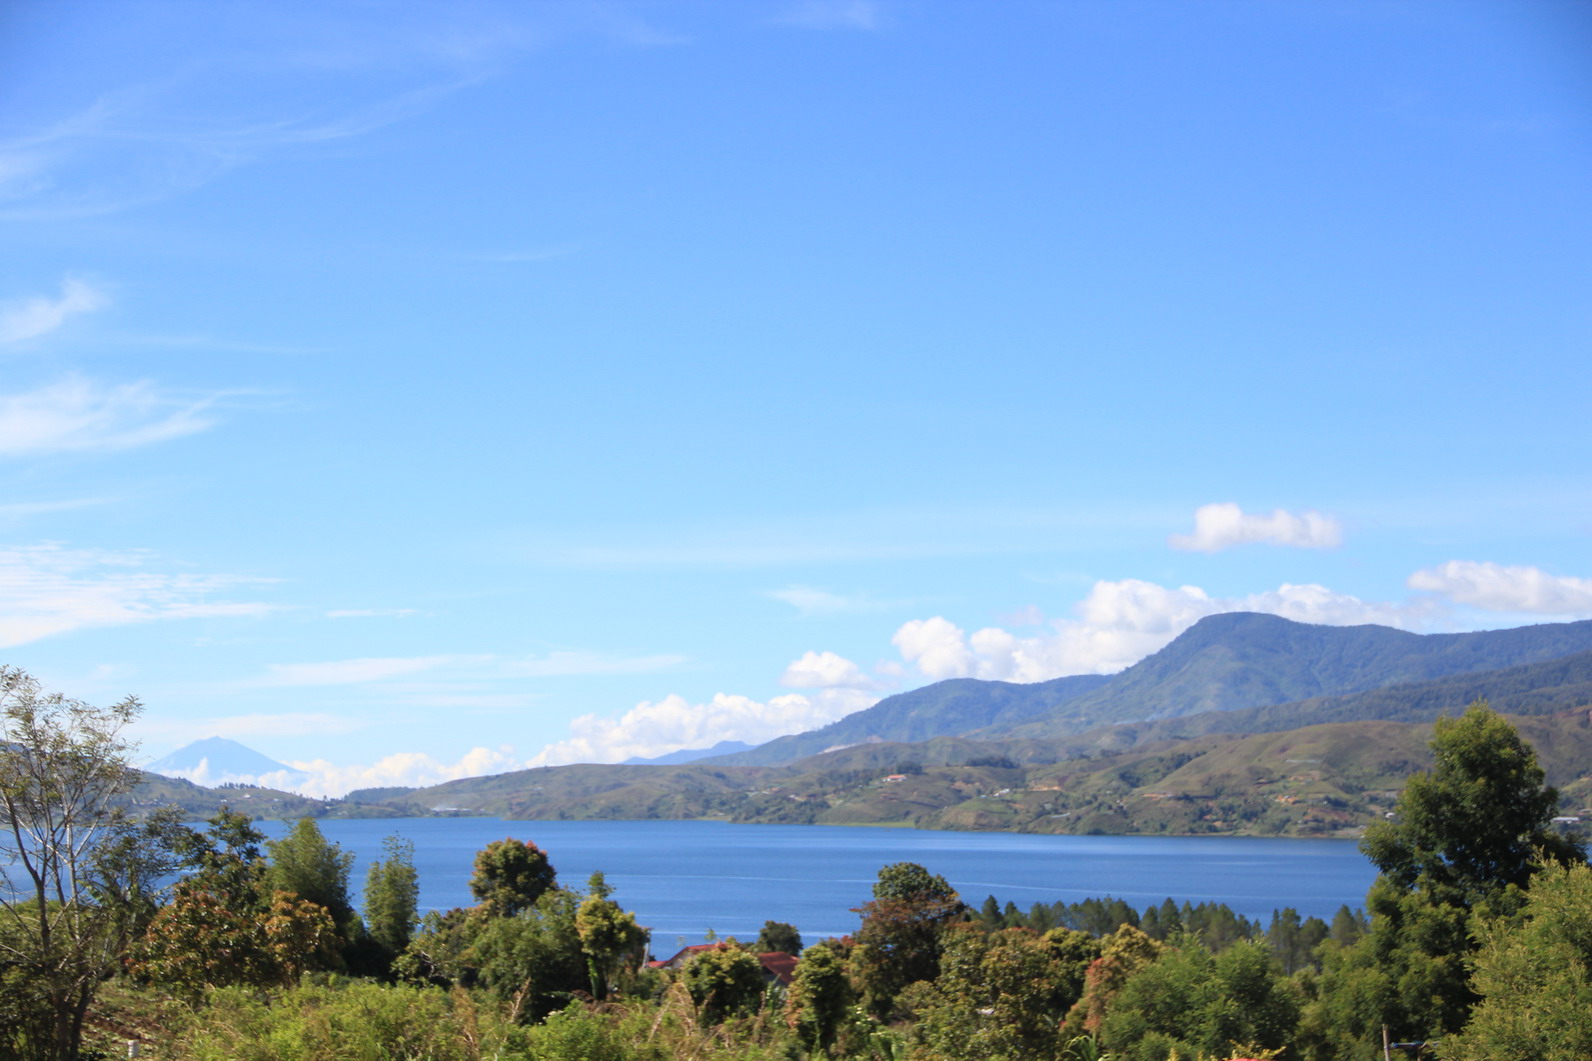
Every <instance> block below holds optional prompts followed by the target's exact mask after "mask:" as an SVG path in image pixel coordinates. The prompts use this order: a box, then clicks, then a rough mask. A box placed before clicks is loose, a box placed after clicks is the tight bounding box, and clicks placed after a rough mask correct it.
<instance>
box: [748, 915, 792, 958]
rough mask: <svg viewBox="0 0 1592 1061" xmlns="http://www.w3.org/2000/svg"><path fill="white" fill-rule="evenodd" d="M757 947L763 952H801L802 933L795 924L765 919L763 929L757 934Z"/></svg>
mask: <svg viewBox="0 0 1592 1061" xmlns="http://www.w3.org/2000/svg"><path fill="white" fill-rule="evenodd" d="M755 949H756V950H757V951H759V952H763V953H766V952H768V951H780V952H782V953H785V954H800V953H801V952H802V934H801V933H800V932H798V931H796V926H795V925H790V924H786V923H785V922H784V921H764V922H763V929H762V931H761V932H759V933H758V934H757V943H756V944H755Z"/></svg>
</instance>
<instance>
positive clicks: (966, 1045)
mask: <svg viewBox="0 0 1592 1061" xmlns="http://www.w3.org/2000/svg"><path fill="white" fill-rule="evenodd" d="M943 942H944V948H943V951H942V953H941V955H940V975H939V977H938V978H937V979H936V980H935V981H934V988H933V992H932V994H931V995H930V996H929V1004H928V1005H927V1006H926V1007H925V1008H924V1009H923V1010H921V1011H920V1012H919V1021H918V1028H919V1033H920V1034H921V1035H922V1036H923V1038H924V1039H925V1041H926V1042H927V1043H928V1044H929V1045H930V1046H931V1047H932V1048H933V1051H934V1056H936V1057H942V1058H946V1059H947V1061H1024V1059H1039V1058H1052V1057H1055V1056H1056V1052H1057V1050H1058V1049H1059V1048H1060V1045H1061V1043H1060V1039H1059V1035H1060V1030H1061V1020H1062V1017H1063V1016H1065V1015H1066V1012H1067V1007H1068V1006H1070V1005H1071V1004H1072V1002H1073V998H1072V997H1069V996H1068V990H1067V988H1068V985H1067V982H1066V976H1065V975H1064V971H1063V969H1062V964H1063V963H1062V961H1061V959H1060V958H1059V957H1058V955H1057V952H1056V950H1055V949H1054V948H1053V947H1051V945H1050V942H1049V941H1048V940H1046V939H1045V938H1044V937H1042V936H1040V935H1038V934H1036V933H1035V932H1033V931H1031V930H1029V929H1025V928H1008V929H1003V930H1001V931H999V932H994V933H985V932H984V931H983V930H982V927H981V926H978V925H974V924H959V925H952V926H951V927H950V928H948V929H947V930H946V931H945V934H944V940H943Z"/></svg>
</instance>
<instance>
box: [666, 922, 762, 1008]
mask: <svg viewBox="0 0 1592 1061" xmlns="http://www.w3.org/2000/svg"><path fill="white" fill-rule="evenodd" d="M680 978H681V982H682V983H684V984H685V987H686V990H687V991H689V992H690V993H691V1001H692V1002H695V1003H696V1005H697V1009H698V1012H699V1013H700V1015H701V1019H702V1022H703V1023H704V1024H717V1023H719V1022H720V1021H722V1020H724V1018H726V1017H729V1016H732V1015H734V1014H736V1013H742V1012H745V1011H747V1010H750V1009H754V1008H756V1006H757V1004H758V1002H760V1001H761V1000H762V997H763V966H762V965H761V964H760V963H759V962H758V960H757V958H756V957H755V956H754V955H752V954H751V952H749V951H748V950H746V948H744V947H742V946H741V945H740V944H739V943H737V942H735V940H734V939H733V938H731V939H726V940H724V941H723V942H722V943H719V944H718V945H717V946H714V947H709V948H708V949H707V950H702V951H697V953H695V954H693V955H692V956H691V957H690V959H689V960H688V961H687V962H686V963H685V968H684V969H682V970H681V973H680Z"/></svg>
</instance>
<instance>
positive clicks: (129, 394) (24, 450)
mask: <svg viewBox="0 0 1592 1061" xmlns="http://www.w3.org/2000/svg"><path fill="white" fill-rule="evenodd" d="M215 400H216V396H215V395H211V396H208V397H203V398H198V399H181V398H175V397H172V396H170V395H167V394H162V393H160V392H159V391H158V390H156V388H155V387H154V386H153V385H152V384H150V383H148V382H140V383H124V384H120V385H115V386H106V385H103V384H99V383H95V382H93V381H91V380H87V379H83V378H81V377H78V376H69V377H67V378H66V379H63V380H61V381H59V382H56V383H52V384H50V385H48V386H45V387H41V388H39V389H38V390H33V391H28V392H26V393H22V394H4V395H0V456H7V457H15V456H24V455H32V454H38V453H59V452H84V451H91V450H118V449H130V448H132V447H134V446H144V445H149V444H151V443H154V442H164V441H166V440H167V439H172V438H180V437H182V436H184V435H192V434H196V433H198V432H200V431H204V430H206V429H208V428H210V427H212V426H214V424H215V419H214V418H213V417H211V416H210V415H208V410H209V408H210V407H211V406H212V405H213V404H214V402H215Z"/></svg>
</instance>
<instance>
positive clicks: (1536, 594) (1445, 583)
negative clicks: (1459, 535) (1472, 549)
mask: <svg viewBox="0 0 1592 1061" xmlns="http://www.w3.org/2000/svg"><path fill="white" fill-rule="evenodd" d="M1408 585H1409V587H1410V589H1414V590H1422V591H1424V592H1427V593H1436V594H1438V595H1440V596H1443V597H1446V598H1448V599H1449V600H1451V601H1453V602H1455V603H1456V604H1465V605H1469V606H1471V607H1474V608H1481V609H1484V610H1486V611H1495V612H1515V613H1519V614H1530V615H1557V616H1583V615H1592V578H1575V577H1572V576H1569V575H1550V574H1548V573H1547V572H1546V571H1543V570H1542V569H1541V568H1537V567H1524V566H1514V567H1506V566H1504V565H1503V564H1494V563H1478V562H1476V561H1471V560H1450V561H1448V562H1447V563H1445V564H1439V565H1437V566H1436V567H1429V568H1426V569H1424V570H1421V571H1417V572H1415V573H1414V574H1413V575H1411V576H1410V577H1409V581H1408Z"/></svg>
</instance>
